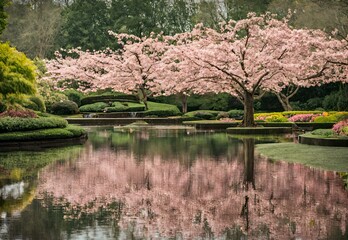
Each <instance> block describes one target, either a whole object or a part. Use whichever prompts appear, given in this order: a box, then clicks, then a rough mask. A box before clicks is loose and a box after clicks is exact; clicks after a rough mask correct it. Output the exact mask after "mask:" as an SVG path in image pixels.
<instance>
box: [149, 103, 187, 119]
mask: <svg viewBox="0 0 348 240" xmlns="http://www.w3.org/2000/svg"><path fill="white" fill-rule="evenodd" d="M148 106H149V109H148V110H147V111H145V116H158V117H169V116H179V115H181V112H180V110H179V109H178V107H177V106H175V105H170V104H164V103H154V102H148Z"/></svg>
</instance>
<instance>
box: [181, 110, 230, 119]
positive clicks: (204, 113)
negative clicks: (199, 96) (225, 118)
mask: <svg viewBox="0 0 348 240" xmlns="http://www.w3.org/2000/svg"><path fill="white" fill-rule="evenodd" d="M221 113H225V112H221V111H214V110H197V111H192V112H188V113H185V114H184V116H185V117H191V118H195V119H203V120H215V119H217V117H218V115H219V114H220V115H222V114H221Z"/></svg>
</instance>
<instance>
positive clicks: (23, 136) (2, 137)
mask: <svg viewBox="0 0 348 240" xmlns="http://www.w3.org/2000/svg"><path fill="white" fill-rule="evenodd" d="M85 133H86V130H84V129H83V128H81V127H78V126H72V125H68V126H67V127H66V128H52V129H39V130H33V131H25V132H10V133H2V134H0V142H11V141H34V140H45V139H62V138H72V137H79V136H82V135H83V134H85Z"/></svg>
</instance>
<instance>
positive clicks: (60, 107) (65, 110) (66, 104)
mask: <svg viewBox="0 0 348 240" xmlns="http://www.w3.org/2000/svg"><path fill="white" fill-rule="evenodd" d="M78 112H79V108H78V106H77V104H76V103H75V102H73V101H70V100H65V101H61V102H57V103H54V104H53V105H52V107H51V113H53V114H57V115H68V114H76V113H78Z"/></svg>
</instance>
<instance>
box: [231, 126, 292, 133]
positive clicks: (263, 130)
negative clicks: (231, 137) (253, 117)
mask: <svg viewBox="0 0 348 240" xmlns="http://www.w3.org/2000/svg"><path fill="white" fill-rule="evenodd" d="M227 133H232V134H285V133H292V128H291V127H232V128H227Z"/></svg>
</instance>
